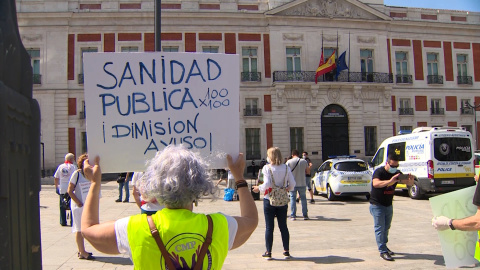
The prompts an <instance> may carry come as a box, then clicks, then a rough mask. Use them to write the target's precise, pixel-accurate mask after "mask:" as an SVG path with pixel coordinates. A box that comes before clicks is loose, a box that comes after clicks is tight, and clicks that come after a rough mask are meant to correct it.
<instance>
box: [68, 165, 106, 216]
mask: <svg viewBox="0 0 480 270" xmlns="http://www.w3.org/2000/svg"><path fill="white" fill-rule="evenodd" d="M77 176H78V181H77ZM70 183H72V184H73V185H75V189H74V190H73V193H75V196H77V198H78V199H79V200H80V201H81V202H82V204H83V203H85V199H86V198H87V194H88V191H89V190H90V186H91V185H92V183H91V182H90V181H88V180H87V179H86V178H85V177H84V176H83V174H82V173H80V172H78V170H77V171H75V172H74V173H73V174H72V177H70ZM75 183H76V184H75ZM100 197H101V196H100ZM70 207H71V208H72V209H73V208H78V206H77V204H76V203H75V201H73V200H72V201H71V205H70Z"/></svg>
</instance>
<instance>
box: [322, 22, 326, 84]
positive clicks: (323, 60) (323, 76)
mask: <svg viewBox="0 0 480 270" xmlns="http://www.w3.org/2000/svg"><path fill="white" fill-rule="evenodd" d="M322 58H323V30H322ZM323 62H325V59H322V63H323ZM324 81H325V74H323V75H322V82H324Z"/></svg>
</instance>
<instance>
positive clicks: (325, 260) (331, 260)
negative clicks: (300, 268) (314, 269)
mask: <svg viewBox="0 0 480 270" xmlns="http://www.w3.org/2000/svg"><path fill="white" fill-rule="evenodd" d="M277 261H282V260H277ZM283 261H286V262H288V261H302V262H314V263H318V264H335V263H355V262H363V261H364V260H362V259H356V258H350V257H340V256H325V257H292V258H290V259H288V260H283Z"/></svg>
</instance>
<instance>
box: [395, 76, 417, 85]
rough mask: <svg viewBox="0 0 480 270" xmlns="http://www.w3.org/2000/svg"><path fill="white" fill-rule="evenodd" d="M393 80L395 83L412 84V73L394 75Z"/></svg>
mask: <svg viewBox="0 0 480 270" xmlns="http://www.w3.org/2000/svg"><path fill="white" fill-rule="evenodd" d="M395 78H396V79H395V82H396V83H409V84H412V83H413V80H412V75H399V74H397V75H395Z"/></svg>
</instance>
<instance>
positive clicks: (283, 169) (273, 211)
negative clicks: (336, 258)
mask: <svg viewBox="0 0 480 270" xmlns="http://www.w3.org/2000/svg"><path fill="white" fill-rule="evenodd" d="M267 159H268V160H269V161H268V162H269V163H270V164H268V165H265V166H263V168H262V173H263V175H264V177H263V179H264V183H263V184H262V185H260V186H254V187H253V191H254V192H262V193H264V194H265V196H264V197H263V213H264V215H265V246H266V249H267V251H265V253H264V254H263V255H262V257H263V258H265V259H267V260H271V259H272V245H273V230H274V228H275V217H277V224H278V227H279V228H280V233H281V234H282V243H283V251H284V252H283V256H284V257H285V259H289V258H290V233H289V231H288V227H287V211H288V204H286V205H283V206H272V205H270V197H269V191H270V190H271V189H272V187H274V186H277V187H281V186H284V187H286V189H287V191H292V190H294V188H295V179H294V178H293V175H292V172H291V171H290V167H288V166H287V165H285V164H283V163H282V153H281V152H280V149H279V148H278V147H271V148H269V149H268V150H267Z"/></svg>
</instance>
